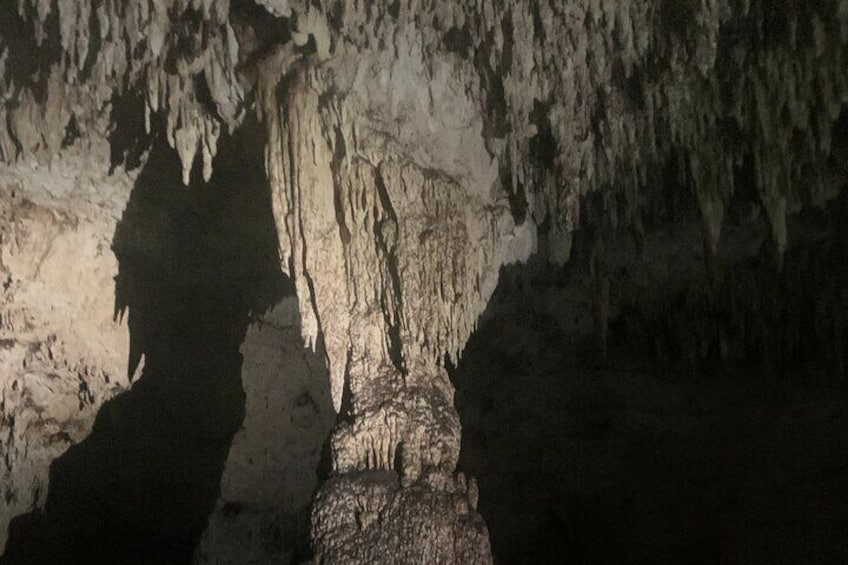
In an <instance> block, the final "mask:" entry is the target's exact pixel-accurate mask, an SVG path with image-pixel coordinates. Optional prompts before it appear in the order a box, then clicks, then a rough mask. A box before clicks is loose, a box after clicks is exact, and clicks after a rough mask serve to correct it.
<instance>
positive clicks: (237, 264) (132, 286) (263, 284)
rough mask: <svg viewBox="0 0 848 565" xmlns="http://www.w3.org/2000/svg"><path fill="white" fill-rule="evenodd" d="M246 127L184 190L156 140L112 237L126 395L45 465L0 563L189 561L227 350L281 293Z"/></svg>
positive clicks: (230, 419)
mask: <svg viewBox="0 0 848 565" xmlns="http://www.w3.org/2000/svg"><path fill="white" fill-rule="evenodd" d="M260 134H261V132H260V130H259V129H258V127H257V126H255V125H248V126H245V127H243V128H242V129H240V130H239V131H238V132H236V133H235V134H234V135H233V136H231V137H228V138H226V139H222V141H221V143H220V145H219V158H218V159H217V160H216V162H215V174H214V176H213V178H212V180H211V182H210V183H209V184H208V185H204V183H202V181H200V179H199V178H198V177H199V176H200V175H199V172H198V171H197V170H195V171H194V174H193V181H192V185H191V186H189V187H184V186H182V184H181V182H180V176H181V175H180V165H179V162H178V159H177V157H176V153H175V152H174V151H173V150H172V149H171V148H169V147H167V145H166V144H165V143H164V141H163V140H162V139H161V138H160V139H154V142H153V146H152V150H151V154H150V156H149V158H148V160H147V162H146V164H145V165H144V168H143V170H142V172H141V174H140V176H139V178H138V181H137V183H136V186H135V188H134V190H133V192H132V195H131V198H130V202H129V203H128V205H127V208H126V210H125V212H124V215H123V218H122V219H121V221H120V223H119V225H118V228H117V230H116V233H115V237H114V241H113V250H114V252H115V254H116V256H117V258H118V261H119V275H118V277H117V279H116V295H117V296H116V315H119V316H123V315H124V314H126V319H127V321H128V325H129V333H130V342H131V353H130V359H129V372H130V375H131V376H132V374H133V373H134V372H135V367H136V365H138V364H139V361H141V360H142V357H143V371H142V372H141V377H140V379H139V380H138V382H137V383H136V384H135V385H134V386H133V387H132V388H131V390H129V391H127V392H125V393H123V394H121V395H119V396H117V397H116V398H114V399H112V400H111V401H109V402H107V403H106V404H104V406H103V407H102V409H101V410H100V412H99V413H98V415H97V418H96V421H95V423H94V427H93V430H92V432H91V434H90V436H89V437H88V438H87V439H85V440H84V441H83V442H81V443H79V444H78V445H75V446H73V447H71V448H70V449H69V450H68V451H67V452H66V453H65V454H64V455H62V456H61V457H60V458H59V459H57V460H56V461H54V463H53V464H52V466H51V468H50V490H49V494H48V497H47V502H46V505H45V508H44V509H43V511H35V512H32V513H30V514H28V515H25V516H19V517H17V518H16V519H15V520H14V521H13V522H12V524H11V526H10V529H9V533H10V537H9V542H8V546H7V551H6V554H5V556H4V557H3V558H0V563H3V565H12V564H31V563H51V564H57V563H86V564H90V563H110V564H122V565H123V564H133V563H139V564H141V563H144V564H154V563H155V564H178V563H190V562H191V558H192V554H193V552H194V549H195V547H196V545H197V543H198V541H199V540H200V537H201V534H202V533H203V530H204V528H205V526H206V523H207V519H208V516H209V514H210V512H211V511H212V510H213V507H214V505H215V501H216V498H217V496H218V493H219V490H220V479H221V474H222V471H223V468H224V463H225V460H226V458H227V454H228V450H229V447H230V443H231V441H232V438H233V435H234V434H235V433H236V432H237V431H238V429H239V427H240V426H241V423H242V420H243V418H244V413H245V412H244V411H245V393H244V391H243V389H242V383H241V367H242V355H241V353H240V352H239V347H240V345H241V343H242V341H243V340H244V337H245V334H246V331H247V328H248V324H249V322H250V321H251V319H252V318H253V317H255V316H256V315H258V314H261V313H263V312H264V311H265V310H267V309H268V308H269V307H271V306H273V305H274V304H275V303H277V302H278V301H279V300H280V299H281V298H282V296H283V295H284V294H285V293H286V292H292V289H291V285H290V283H289V282H288V281H287V280H286V279H285V278H284V276H283V274H282V273H281V271H280V269H279V261H278V247H277V246H278V244H277V239H276V231H275V228H274V222H273V217H272V215H271V206H270V195H269V191H268V188H267V181H266V180H265V178H264V167H263V162H262V159H263V152H262V149H261V147H262V145H261V137H259V135H260Z"/></svg>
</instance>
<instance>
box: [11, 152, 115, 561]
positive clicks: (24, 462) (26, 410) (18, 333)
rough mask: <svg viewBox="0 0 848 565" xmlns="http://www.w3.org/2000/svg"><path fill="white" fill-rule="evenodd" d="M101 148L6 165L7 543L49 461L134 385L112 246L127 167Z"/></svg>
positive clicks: (41, 494) (40, 488) (41, 490)
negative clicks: (120, 170)
mask: <svg viewBox="0 0 848 565" xmlns="http://www.w3.org/2000/svg"><path fill="white" fill-rule="evenodd" d="M98 149H99V150H100V151H98ZM103 149H104V148H103V147H100V148H97V147H91V148H89V150H88V151H70V152H67V153H64V154H62V155H60V156H59V157H58V158H57V159H56V160H54V162H53V165H52V167H51V168H50V170H47V169H46V168H43V167H41V166H39V165H38V164H37V163H34V162H21V163H18V164H16V165H12V166H9V165H2V166H0V273H2V279H3V290H2V299H0V320H2V322H0V336H2V337H0V344H2V345H1V346H0V485H2V486H0V550H2V548H3V547H5V543H6V536H7V532H8V526H9V522H10V520H11V519H12V518H13V517H14V516H16V515H18V514H22V513H25V512H29V511H30V510H33V509H35V508H38V507H41V506H42V505H43V504H44V501H45V499H46V497H47V492H48V488H49V484H48V483H49V480H48V470H49V467H50V464H51V463H52V461H53V460H54V459H55V458H56V457H58V456H59V455H61V454H62V453H63V452H64V451H65V450H66V449H67V448H68V447H69V446H71V445H72V444H74V443H77V442H79V441H81V440H82V439H83V438H85V437H86V435H88V433H89V432H90V431H91V426H92V424H93V422H94V416H95V414H97V411H98V410H99V408H100V406H101V405H102V404H103V403H104V402H105V401H107V400H109V399H110V398H111V397H113V396H114V395H115V394H117V393H119V392H121V391H123V390H125V389H126V388H128V386H129V382H128V379H127V370H126V362H127V355H128V345H129V340H128V336H127V331H126V327H125V326H121V325H119V323H118V322H117V321H115V320H114V318H113V315H114V281H113V278H114V276H115V274H116V273H117V262H116V261H115V257H114V255H113V254H112V252H111V251H110V249H109V247H110V238H111V233H113V232H114V229H115V225H116V223H117V221H118V218H119V217H120V212H121V209H122V207H123V205H124V204H125V202H126V199H127V197H128V195H129V189H130V186H131V179H130V178H128V177H127V176H126V175H115V176H113V177H111V178H108V179H106V178H104V177H103V175H98V174H93V175H92V174H86V172H87V171H92V170H95V171H96V170H98V164H99V161H98V154H99V155H101V156H102V155H103V154H104V153H103V151H102V150H103ZM93 166H94V168H93Z"/></svg>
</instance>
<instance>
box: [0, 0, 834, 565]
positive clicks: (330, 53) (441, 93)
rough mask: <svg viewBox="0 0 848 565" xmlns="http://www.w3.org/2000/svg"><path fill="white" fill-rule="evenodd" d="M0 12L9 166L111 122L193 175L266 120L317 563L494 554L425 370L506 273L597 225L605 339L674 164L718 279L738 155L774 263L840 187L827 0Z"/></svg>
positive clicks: (243, 3)
mask: <svg viewBox="0 0 848 565" xmlns="http://www.w3.org/2000/svg"><path fill="white" fill-rule="evenodd" d="M0 30H2V31H3V34H2V35H0V102H2V103H0V124H2V126H0V160H2V161H4V162H8V163H12V162H17V161H21V162H23V161H25V160H26V159H31V158H39V159H43V160H47V159H50V158H51V157H52V156H54V155H55V154H56V153H57V152H59V151H60V149H61V148H62V147H63V145H65V144H67V143H68V142H69V140H71V141H73V140H74V139H76V138H82V139H97V138H103V137H108V138H109V139H110V141H111V145H112V155H111V162H112V164H113V165H115V164H121V163H127V164H128V165H133V164H137V163H140V162H141V161H142V160H143V158H142V155H144V150H145V148H146V147H147V144H149V143H150V139H151V136H152V137H156V135H159V136H160V137H161V138H163V139H165V140H166V142H167V144H168V145H169V146H170V147H171V148H173V149H174V150H175V151H176V152H177V154H178V155H179V159H180V165H181V177H182V181H183V183H184V184H186V185H189V184H191V183H192V182H195V181H193V179H194V178H202V179H203V180H204V181H210V180H211V179H213V173H214V172H215V170H214V167H215V165H214V163H215V162H216V161H214V159H215V157H216V155H218V154H219V149H220V147H221V146H222V140H223V139H225V137H226V135H225V134H229V133H232V132H233V131H235V130H236V129H237V128H238V126H239V125H240V124H241V123H243V122H244V121H245V120H247V119H248V116H249V115H250V114H251V113H252V112H255V113H256V115H257V116H258V118H259V120H260V121H261V123H262V127H263V128H264V129H263V136H264V137H263V138H262V139H261V140H260V141H259V142H258V143H256V145H255V147H254V150H255V151H256V152H264V154H265V168H266V173H267V181H268V184H269V192H270V206H271V208H272V210H273V214H274V220H275V222H276V232H277V236H278V242H279V250H280V263H281V265H282V269H283V270H284V272H285V273H286V274H287V275H289V276H290V277H291V279H292V280H293V281H294V284H295V287H296V294H297V297H298V301H299V313H300V317H301V324H300V326H301V333H302V336H303V338H304V340H305V342H306V344H307V345H308V346H311V347H313V349H314V350H317V351H321V352H324V354H325V358H326V359H325V360H326V365H327V370H328V374H329V392H330V398H331V400H332V405H333V407H334V409H335V410H336V412H337V413H338V420H337V423H336V425H335V428H334V430H333V432H332V436H331V438H330V463H331V467H332V473H331V475H332V476H331V478H330V479H329V480H328V481H326V482H325V483H324V484H323V485H322V486H321V488H320V490H319V492H318V494H317V496H316V498H315V504H314V508H313V511H312V518H311V520H312V523H311V528H312V533H311V535H312V542H313V550H314V553H315V558H316V560H318V561H319V562H338V563H377V562H386V563H396V562H430V561H431V560H433V559H435V560H436V561H438V562H443V563H477V562H479V563H486V562H490V561H491V559H492V556H491V551H490V547H489V542H488V534H487V532H486V526H485V524H484V523H483V520H482V518H481V517H480V515H479V514H478V513H477V512H476V510H475V506H476V502H475V501H476V495H475V491H476V487H475V486H474V485H475V483H474V481H473V480H472V479H471V478H465V477H464V476H462V475H460V474H457V473H456V468H457V462H458V460H459V452H460V421H459V417H458V414H457V412H456V410H455V408H454V399H453V394H454V391H453V386H452V384H451V382H450V380H449V378H448V374H447V371H446V370H445V365H446V364H448V363H456V362H457V360H458V359H459V357H460V355H461V354H462V351H463V348H464V347H465V344H466V342H467V341H468V339H469V337H470V336H471V334H472V332H473V331H474V329H475V327H476V324H477V320H478V317H479V316H480V315H481V313H482V312H483V310H484V309H485V307H486V304H487V302H488V300H489V298H490V297H491V295H492V293H493V292H494V290H495V288H496V286H497V282H498V276H499V272H500V269H501V267H502V266H503V265H506V264H510V263H513V262H520V261H524V260H527V259H528V258H529V257H530V255H531V254H533V253H538V254H539V255H541V256H542V257H544V258H546V259H548V260H550V261H552V262H554V263H564V262H567V261H568V259H569V257H570V255H571V250H572V240H573V234H574V233H575V231H576V230H578V229H583V230H586V232H587V233H597V234H598V236H597V237H595V238H594V239H592V240H590V241H589V242H588V247H589V248H590V253H589V256H590V257H591V260H590V261H589V264H590V270H591V273H592V278H593V292H594V294H593V301H594V306H593V318H594V325H595V328H596V333H597V334H598V341H599V345H600V346H601V349H602V350H603V349H605V348H606V344H607V333H608V319H609V317H610V292H611V290H610V276H609V262H608V258H607V249H606V248H607V246H606V243H605V237H604V236H602V235H601V234H604V233H612V234H615V233H617V232H627V233H632V234H633V235H634V237H635V239H636V240H637V241H641V239H642V238H644V235H645V233H646V224H651V223H659V222H661V221H662V218H661V215H660V214H659V213H658V212H657V209H656V205H657V203H658V202H667V201H669V200H671V201H674V199H675V198H678V195H676V194H669V193H668V192H667V191H665V192H664V189H665V188H666V187H667V183H666V182H665V180H666V179H667V178H668V177H669V176H676V177H677V178H678V180H679V181H680V182H678V183H677V186H687V187H689V188H690V189H691V195H693V198H694V200H695V201H696V202H697V205H698V209H699V211H700V216H701V223H702V229H701V231H702V235H701V237H702V242H701V245H702V246H703V248H704V250H705V251H704V254H705V262H706V264H707V268H708V270H709V272H710V273H711V274H712V275H715V276H717V275H718V273H719V272H720V271H721V256H722V253H721V249H720V247H721V242H722V237H723V233H722V226H723V225H724V218H725V213H726V211H727V210H728V208H729V207H730V206H731V203H732V201H733V197H734V195H735V191H736V187H737V185H738V184H739V183H740V171H748V173H749V174H748V177H749V178H746V186H749V187H750V188H751V190H752V192H753V200H754V201H755V202H756V203H757V207H756V210H758V211H759V210H761V211H762V212H761V214H762V217H763V218H764V219H765V222H766V227H767V238H768V241H769V244H768V247H769V249H770V258H771V260H772V261H773V263H774V265H775V266H776V267H777V268H778V269H779V268H781V267H782V266H783V262H784V255H785V253H786V250H787V248H788V230H787V215H789V214H792V213H795V212H798V211H799V210H801V208H802V207H804V206H818V205H822V204H823V203H825V202H827V201H828V200H830V199H833V198H834V197H835V196H836V195H837V194H838V192H839V190H840V189H841V187H842V185H843V184H844V182H845V181H846V179H848V170H846V168H845V165H844V163H845V162H846V155H848V153H846V152H848V146H845V145H844V141H845V139H848V138H845V137H840V136H835V135H834V131H835V129H836V128H838V127H839V119H840V115H841V114H842V112H843V106H844V104H845V103H846V102H848V2H846V1H844V0H838V1H837V0H830V1H825V2H816V3H810V2H773V1H769V0H703V1H700V2H695V1H693V0H679V1H676V0H630V1H620V0H574V1H566V0H534V1H527V2H504V1H502V0H476V1H467V2H455V1H452V0H430V1H421V0H395V1H393V2H368V1H352V2H340V1H337V0H333V1H330V0H131V1H118V0H101V1H94V0H86V1H80V2H50V1H47V0H18V2H6V3H4V5H3V7H0ZM22 160H23V161H22ZM39 170H43V169H39ZM198 182H200V181H198ZM590 202H591V203H592V204H591V205H588V203H590ZM601 228H603V229H601ZM607 228H608V229H607ZM593 230H594V231H593ZM99 233H101V234H102V233H110V232H109V231H108V230H107V231H106V232H99ZM34 253H35V251H33V252H32V254H28V255H27V257H34V256H36V255H34ZM40 275H41V273H39V272H36V273H34V274H33V275H31V278H32V279H33V280H36V279H37V278H38V276H40ZM10 288H12V287H10ZM7 290H8V289H7ZM15 296H17V294H16V295H15ZM10 300H11V299H10ZM16 300H18V299H17V298H16ZM9 315H10V316H14V315H15V314H9ZM4 316H5V314H4ZM4 325H5V318H4ZM57 335H58V332H57ZM39 339H41V338H39ZM44 339H47V338H44ZM21 347H22V348H23V346H21ZM45 347H47V349H44V352H43V353H42V354H41V355H42V356H46V357H47V358H48V360H49V358H50V355H51V352H50V349H49V347H51V346H50V345H46V346H45ZM13 350H14V349H13ZM112 351H117V350H112ZM32 355H35V353H32ZM86 382H87V381H86ZM81 386H82V385H81ZM86 386H89V385H86ZM81 390H82V389H81ZM12 392H13V393H16V394H17V392H16V391H12ZM80 394H81V395H82V396H85V395H84V394H83V393H82V392H81V393H80ZM16 426H17V424H16ZM4 429H5V428H4Z"/></svg>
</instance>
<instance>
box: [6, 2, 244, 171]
mask: <svg viewBox="0 0 848 565" xmlns="http://www.w3.org/2000/svg"><path fill="white" fill-rule="evenodd" d="M5 4H6V5H4V7H3V8H0V17H2V26H3V34H2V35H0V86H2V88H0V97H2V100H0V102H2V104H0V120H2V123H3V124H7V125H8V127H7V128H0V159H2V160H6V161H9V160H13V159H16V158H18V157H20V156H30V155H35V156H38V157H44V156H50V155H54V154H56V153H57V152H58V151H59V150H60V149H61V147H62V145H63V143H65V142H67V141H68V140H69V139H68V138H69V137H73V136H80V135H82V136H87V135H103V134H104V133H107V132H109V131H110V121H111V122H115V121H118V120H120V119H121V117H116V116H113V115H111V110H112V108H113V107H115V106H117V104H116V103H115V101H116V100H117V99H120V98H121V97H122V96H125V95H126V96H129V95H131V93H133V92H141V93H143V96H142V97H141V99H142V100H143V107H142V108H140V112H143V116H144V122H145V127H146V130H147V132H148V133H149V132H150V129H151V127H152V122H154V121H155V120H156V119H157V116H160V117H161V118H162V119H163V120H164V121H165V122H166V125H165V130H166V132H167V138H168V142H169V143H170V145H171V146H172V147H173V148H174V149H175V150H176V151H177V152H178V153H179V155H180V159H181V160H182V163H183V179H184V182H185V183H186V184H188V180H189V176H190V173H191V169H192V167H193V165H194V162H195V158H196V156H199V160H200V162H201V163H202V171H203V176H204V178H205V179H207V180H208V179H209V178H210V177H211V174H212V159H213V158H214V156H215V153H216V151H217V143H218V138H219V137H220V135H221V131H222V129H224V130H226V129H228V128H232V127H233V126H235V125H236V124H237V123H238V121H239V120H240V119H241V115H242V114H243V112H244V108H243V99H244V92H243V88H242V86H241V83H240V82H239V80H238V77H237V76H236V66H237V64H238V62H239V61H238V56H239V43H238V41H237V40H236V37H235V32H234V28H233V26H232V25H231V23H230V21H229V16H230V2H229V0H149V1H148V0H144V1H138V2H123V1H119V0H80V1H79V2H76V1H75V2H51V1H49V0H48V1H45V0H20V1H18V2H7V3H5ZM142 133H143V132H142Z"/></svg>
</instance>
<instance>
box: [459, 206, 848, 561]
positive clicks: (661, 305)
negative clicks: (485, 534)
mask: <svg viewBox="0 0 848 565" xmlns="http://www.w3.org/2000/svg"><path fill="white" fill-rule="evenodd" d="M846 206H848V199H846V197H844V196H842V197H840V198H838V199H837V200H835V201H833V202H831V203H830V204H829V205H828V206H827V207H826V208H821V209H812V210H805V211H804V212H802V213H801V214H799V215H797V216H796V217H794V218H793V219H792V221H791V222H790V225H789V229H790V248H789V250H788V251H787V255H786V260H785V266H784V270H783V272H781V273H778V272H776V271H775V270H774V268H773V266H772V265H773V264H772V262H771V261H769V260H768V257H767V255H766V254H767V253H768V252H769V251H768V249H767V248H766V246H762V249H761V251H757V252H756V254H755V255H754V256H751V257H746V258H744V259H742V258H741V257H742V256H743V255H745V252H743V251H742V250H740V247H739V246H740V245H742V244H739V243H738V242H740V241H742V242H743V244H745V245H747V244H748V242H747V240H746V239H745V237H743V236H741V235H739V234H733V233H732V231H733V230H732V229H730V228H728V238H726V239H727V241H726V243H727V245H726V247H725V249H726V250H727V252H728V253H729V254H730V255H733V254H736V256H738V257H740V258H739V259H738V260H737V262H736V263H733V264H726V265H725V268H724V270H723V272H722V275H721V277H722V278H721V282H718V283H714V286H710V285H709V284H707V283H706V282H701V283H699V282H698V278H697V277H696V278H693V279H687V278H686V277H683V276H680V275H678V278H677V279H674V278H673V277H672V281H671V283H670V284H668V285H667V286H666V285H665V283H668V282H669V281H667V280H666V281H660V280H658V279H652V278H651V277H654V275H652V274H651V273H652V269H655V266H656V265H657V264H658V263H659V262H660V259H658V258H662V260H663V261H667V263H666V264H665V265H664V266H662V267H661V269H662V270H663V272H666V271H671V272H677V273H687V274H691V273H697V272H698V270H699V269H701V268H702V267H701V266H702V265H703V252H702V247H701V245H700V242H699V241H698V239H699V236H698V232H697V230H698V227H697V224H698V223H697V220H695V221H692V222H690V223H688V224H687V223H686V222H681V223H679V224H677V225H676V227H675V226H674V225H670V227H669V226H667V227H666V228H664V229H666V230H667V233H655V234H654V235H649V237H648V239H647V241H646V242H645V251H644V253H643V254H637V253H633V252H630V253H628V252H626V251H627V249H626V248H628V247H629V246H631V245H632V243H631V242H630V241H629V240H628V239H627V238H626V237H624V238H621V239H620V240H619V241H618V242H617V243H615V244H613V245H612V246H611V247H610V248H609V249H608V252H609V253H608V258H609V262H610V272H611V273H612V274H611V276H610V277H611V278H610V288H611V289H612V290H611V292H610V294H611V299H610V300H611V303H612V304H611V306H610V311H611V319H610V323H609V327H610V333H609V338H608V354H607V356H606V359H601V358H600V356H599V354H598V352H597V351H596V347H597V345H596V343H597V341H596V339H595V336H594V335H593V329H594V324H593V320H592V311H591V304H592V301H591V296H592V289H593V280H592V277H591V275H589V274H588V272H587V271H588V268H587V266H586V265H585V264H581V256H580V251H579V246H578V251H577V255H576V257H575V261H574V263H573V264H571V265H569V266H568V267H565V268H562V269H555V268H553V267H551V266H549V265H546V264H542V262H531V263H530V264H529V265H527V266H524V267H510V268H507V269H505V270H504V271H503V272H502V276H501V284H500V286H499V288H498V290H497V291H496V293H495V296H494V297H493V298H492V301H491V302H490V305H489V308H488V310H487V312H486V314H484V316H483V318H482V319H481V323H480V327H479V330H478V331H477V333H475V335H474V336H472V338H471V340H470V342H469V344H468V346H467V348H466V350H465V353H464V355H463V358H462V360H461V362H460V363H459V365H458V367H456V368H455V369H454V370H453V371H452V379H453V382H454V384H455V386H456V388H457V393H456V406H457V410H458V412H459V414H460V418H461V420H462V428H463V438H462V439H463V444H462V453H461V458H460V463H459V469H460V470H461V471H464V472H466V473H468V474H470V475H472V476H474V477H476V478H477V480H478V483H479V488H480V503H479V510H480V512H481V514H482V515H483V517H484V518H485V520H486V522H487V525H488V527H489V531H490V535H491V541H492V547H493V553H494V556H495V561H496V563H499V564H513V563H557V562H568V563H605V564H606V563H609V564H620V563H640V564H642V563H644V564H649V563H650V564H656V563H669V564H671V563H710V564H714V563H715V564H717V563H740V564H742V563H744V564H752V563H762V564H766V563H768V564H774V563H786V564H790V563H820V564H826V563H844V562H846V560H848V541H846V540H848V444H846V442H845V437H846V435H848V387H846V384H848V383H846V380H845V378H846V375H845V370H844V366H845V356H846V352H848V339H847V338H846V333H845V331H844V329H843V328H844V327H845V323H846V321H848V294H846V289H848V278H847V277H848V270H846V265H848V260H847V259H848V255H846V246H845V244H846V235H848V230H846V229H845V227H844V225H843V222H842V218H844V214H845V212H846ZM690 232H691V233H690ZM622 247H624V248H625V249H624V250H621V249H620V248H622ZM756 249H760V248H759V247H756ZM724 260H725V261H729V259H728V258H727V257H725V258H724ZM673 263H674V264H673ZM680 263H688V264H690V265H691V268H689V267H684V266H682V265H681V264H680ZM687 276H689V275H687ZM701 276H702V278H703V275H701ZM645 280H647V281H651V280H653V283H652V284H653V286H652V285H648V286H649V288H653V289H654V290H653V292H652V293H651V294H649V295H647V296H646V295H644V294H640V293H639V292H634V291H633V287H634V286H637V281H645ZM675 281H676V282H675ZM661 283H663V284H661Z"/></svg>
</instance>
